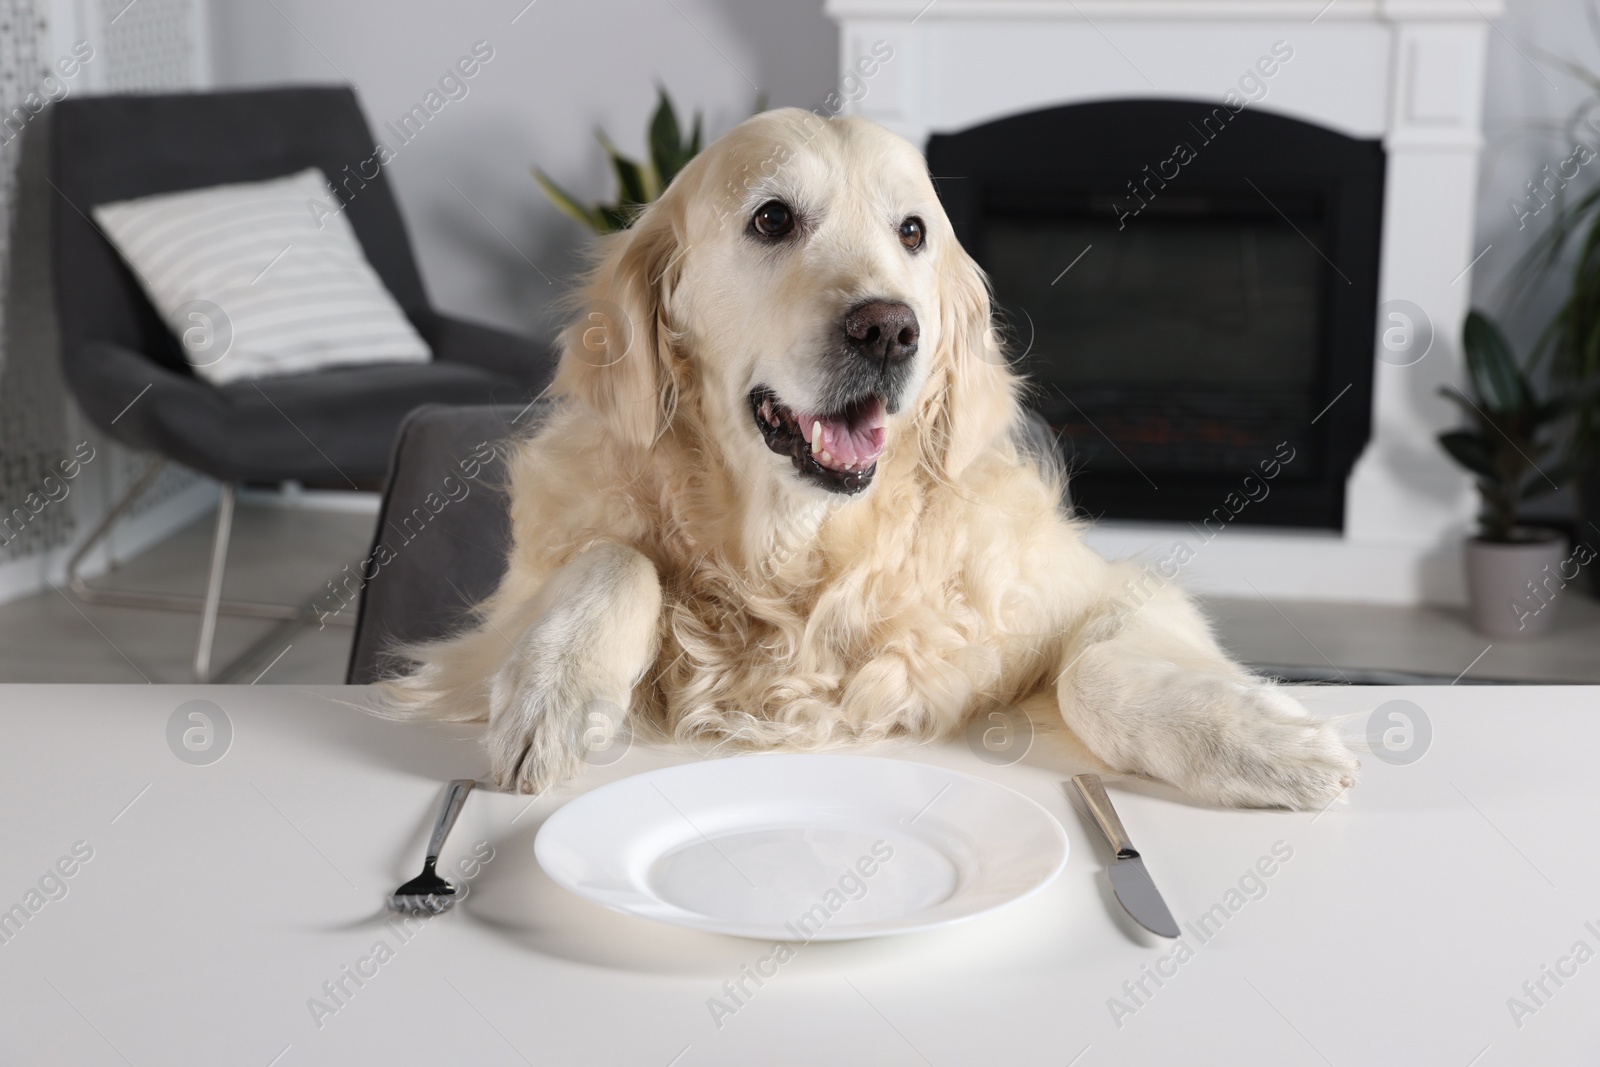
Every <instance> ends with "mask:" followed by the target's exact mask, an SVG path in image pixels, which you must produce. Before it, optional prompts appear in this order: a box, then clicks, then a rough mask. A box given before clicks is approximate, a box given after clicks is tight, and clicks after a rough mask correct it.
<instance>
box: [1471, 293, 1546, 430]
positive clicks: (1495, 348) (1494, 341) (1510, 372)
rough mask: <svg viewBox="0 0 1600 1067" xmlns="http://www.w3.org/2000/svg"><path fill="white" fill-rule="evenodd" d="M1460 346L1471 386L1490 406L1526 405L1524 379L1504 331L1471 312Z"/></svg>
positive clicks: (1515, 408)
mask: <svg viewBox="0 0 1600 1067" xmlns="http://www.w3.org/2000/svg"><path fill="white" fill-rule="evenodd" d="M1461 339H1462V345H1463V347H1465V348H1466V351H1467V370H1468V371H1469V373H1470V374H1471V376H1472V385H1473V388H1474V390H1476V392H1477V393H1478V396H1479V397H1481V398H1482V399H1483V401H1484V403H1486V404H1487V405H1488V406H1489V407H1490V408H1492V409H1493V410H1495V411H1497V412H1515V411H1521V410H1522V409H1524V408H1525V407H1527V406H1528V402H1529V395H1528V394H1529V390H1528V382H1527V379H1525V378H1524V377H1523V376H1522V370H1521V368H1519V367H1518V366H1517V360H1516V357H1515V356H1514V355H1512V352H1511V345H1510V343H1509V342H1508V341H1507V340H1506V337H1505V334H1503V333H1501V332H1500V328H1499V327H1498V326H1496V325H1495V324H1494V322H1493V321H1492V320H1491V319H1490V318H1489V317H1488V316H1486V315H1484V314H1482V313H1480V312H1477V311H1473V312H1470V313H1468V315H1467V323H1466V326H1465V327H1464V328H1463V329H1462V338H1461Z"/></svg>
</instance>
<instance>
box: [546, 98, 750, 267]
mask: <svg viewBox="0 0 1600 1067" xmlns="http://www.w3.org/2000/svg"><path fill="white" fill-rule="evenodd" d="M656 91H657V93H658V94H659V97H658V100H657V103H656V111H655V114H654V115H653V116H651V118H650V129H649V133H648V137H647V140H648V142H649V150H650V155H649V158H648V159H646V160H645V161H644V162H643V163H640V162H638V161H637V160H633V159H629V158H628V157H627V156H625V155H623V154H622V153H621V152H619V151H618V150H617V146H616V145H614V144H612V143H611V138H609V137H607V136H606V134H605V131H604V130H596V131H595V135H594V136H595V140H597V141H599V142H600V147H601V148H603V149H605V151H606V156H607V157H609V159H610V160H611V173H612V175H613V176H614V177H615V178H616V180H617V200H616V202H615V203H612V204H593V205H590V204H584V203H581V202H579V200H578V198H577V197H575V196H573V195H572V194H571V193H569V192H567V191H566V190H565V189H563V188H561V186H559V185H557V184H556V183H555V182H554V181H552V180H551V179H550V176H549V175H548V174H546V173H545V172H544V171H542V170H540V169H539V168H538V167H535V168H533V180H534V181H536V182H538V183H539V188H541V189H543V190H544V195H545V196H547V197H549V198H550V202H551V203H553V204H555V206H556V207H558V208H560V209H561V210H562V211H563V212H564V213H565V214H567V215H569V216H571V217H572V218H574V219H576V220H577V221H579V222H581V223H583V224H584V225H585V226H587V227H589V228H590V229H591V230H593V231H594V232H595V233H597V234H599V235H600V236H602V237H604V236H605V235H606V234H608V233H616V232H617V231H619V230H626V229H627V228H628V227H629V226H632V225H633V220H634V219H636V218H638V217H639V212H640V211H641V210H642V209H643V208H644V206H645V205H646V204H649V203H651V202H652V201H654V200H655V198H656V197H658V196H660V195H661V194H662V192H664V191H665V190H666V188H667V186H668V185H669V184H671V182H672V179H673V178H675V177H677V174H678V172H679V171H680V170H682V169H683V168H684V165H685V164H686V163H688V162H689V160H691V159H693V158H694V157H695V156H697V155H699V154H700V145H701V141H702V140H703V139H704V132H705V124H704V121H703V116H702V115H701V113H700V112H699V111H696V112H695V113H694V127H693V129H692V130H691V131H690V133H689V136H688V139H685V138H684V136H683V132H682V127H681V126H680V125H679V123H678V112H677V109H676V108H674V107H673V106H672V98H671V97H669V96H668V95H667V90H666V88H665V87H663V86H658V87H657V89H656ZM766 106H767V105H766V96H765V94H762V95H758V96H757V97H756V108H755V109H756V111H757V112H760V111H764V110H766Z"/></svg>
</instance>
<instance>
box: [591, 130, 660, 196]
mask: <svg viewBox="0 0 1600 1067" xmlns="http://www.w3.org/2000/svg"><path fill="white" fill-rule="evenodd" d="M595 139H596V140H598V141H599V142H600V147H602V148H604V149H605V150H606V155H607V156H609V157H610V159H611V173H612V174H614V175H615V176H616V179H617V200H618V202H619V203H618V206H619V207H627V206H628V205H630V204H648V203H649V202H650V192H649V189H648V188H647V186H646V182H645V177H644V171H643V170H642V169H641V168H640V166H639V164H638V163H635V162H634V161H633V160H631V159H629V158H628V157H627V156H625V155H623V154H622V153H621V152H619V151H618V150H617V146H616V145H614V144H612V143H611V139H610V138H609V137H607V136H606V135H605V134H604V133H603V132H597V133H596V134H595Z"/></svg>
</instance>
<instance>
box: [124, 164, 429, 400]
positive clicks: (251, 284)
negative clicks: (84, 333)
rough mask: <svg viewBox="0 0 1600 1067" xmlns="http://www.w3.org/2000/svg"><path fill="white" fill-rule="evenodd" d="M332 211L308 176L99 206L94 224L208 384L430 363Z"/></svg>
mask: <svg viewBox="0 0 1600 1067" xmlns="http://www.w3.org/2000/svg"><path fill="white" fill-rule="evenodd" d="M337 204H338V201H337V200H336V199H335V194H334V192H333V190H332V189H331V188H329V186H328V180H327V178H325V177H324V176H323V174H322V172H321V171H319V170H317V169H315V168H312V169H309V170H303V171H301V172H300V173H298V174H291V175H289V176H288V177H286V178H276V179H273V180H271V181H263V182H242V183H239V184H237V185H218V186H214V187H212V188H209V189H195V190H190V191H187V192H181V193H163V194H160V195H158V196H146V197H140V198H139V199H137V200H123V201H119V202H117V203H112V204H101V205H99V206H97V207H96V208H95V209H94V217H95V219H96V221H97V222H99V224H100V227H101V229H102V230H103V231H104V232H105V234H106V236H107V237H108V238H110V240H111V243H112V244H113V245H115V246H116V249H117V251H118V252H119V253H121V255H122V258H123V259H124V260H125V261H126V262H127V264H128V265H129V266H130V267H132V268H133V272H134V273H135V274H136V275H138V277H139V280H140V282H141V283H142V284H143V286H144V290H145V293H146V295H148V296H149V297H150V302H151V303H152V304H154V305H155V307H156V310H157V311H158V312H160V314H161V317H162V318H163V319H164V320H165V321H166V323H167V325H168V326H170V327H171V328H172V332H173V333H174V335H176V336H177V338H178V340H179V341H180V343H181V345H182V348H183V352H184V356H185V357H186V358H187V359H188V361H189V364H190V366H192V367H193V368H194V372H195V374H197V375H199V376H200V377H201V378H204V379H205V380H207V381H209V382H212V383H214V384H217V385H221V384H224V383H226V382H232V381H239V380H241V379H247V378H264V377H267V376H269V375H279V374H299V373H303V372H305V371H311V370H317V369H320V368H323V367H332V366H350V365H354V364H363V363H425V362H427V361H428V360H429V359H431V358H432V356H433V354H432V352H430V351H429V349H428V345H427V343H426V342H425V341H423V339H422V338H421V337H420V336H419V335H418V334H417V331H416V330H415V329H413V328H412V325H411V323H410V321H409V320H407V319H406V317H405V313H404V312H402V311H401V310H400V306H399V305H398V304H396V303H395V300H394V297H393V296H391V295H390V294H389V291H388V290H387V289H385V288H384V286H383V282H382V281H381V280H380V279H379V278H378V275H377V272H375V271H374V270H373V269H372V265H371V264H370V263H368V262H367V258H366V256H365V254H363V252H362V251H361V243H360V242H359V241H357V240H356V235H355V231H354V230H352V229H351V227H350V222H349V220H348V219H346V218H345V217H344V214H343V213H342V212H341V213H337V214H334V213H331V212H330V210H329V209H330V208H333V207H336V206H337ZM319 206H320V210H319V209H318V207H319Z"/></svg>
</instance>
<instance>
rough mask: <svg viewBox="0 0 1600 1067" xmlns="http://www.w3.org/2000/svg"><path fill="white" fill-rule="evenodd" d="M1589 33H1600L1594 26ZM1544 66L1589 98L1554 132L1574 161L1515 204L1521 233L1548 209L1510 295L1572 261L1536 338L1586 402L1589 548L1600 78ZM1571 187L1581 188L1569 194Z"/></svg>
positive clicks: (1599, 268) (1598, 397)
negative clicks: (1591, 174) (1595, 179)
mask: <svg viewBox="0 0 1600 1067" xmlns="http://www.w3.org/2000/svg"><path fill="white" fill-rule="evenodd" d="M1591 28H1593V29H1595V30H1597V32H1600V25H1597V24H1594V23H1593V22H1592V21H1591ZM1543 59H1544V60H1545V61H1546V62H1547V63H1548V64H1549V65H1551V66H1552V67H1554V68H1555V69H1556V70H1558V71H1560V72H1562V73H1565V74H1567V75H1569V76H1570V77H1572V78H1575V79H1576V80H1578V81H1579V82H1581V83H1582V84H1583V85H1585V86H1586V87H1587V88H1588V89H1589V95H1588V96H1586V97H1585V98H1584V99H1583V100H1582V101H1581V102H1580V103H1579V104H1578V105H1577V107H1575V108H1574V109H1573V110H1572V112H1571V114H1570V115H1569V116H1568V117H1567V120H1566V122H1565V123H1564V124H1562V125H1561V127H1560V128H1559V130H1558V131H1556V132H1559V133H1560V134H1561V136H1562V138H1563V143H1564V144H1567V145H1571V146H1572V149H1571V154H1570V155H1568V156H1567V157H1566V158H1565V159H1563V160H1561V161H1560V162H1559V163H1557V164H1556V165H1555V166H1554V167H1553V168H1552V167H1549V166H1547V167H1545V169H1544V173H1543V174H1541V175H1538V176H1536V179H1537V181H1536V182H1535V181H1530V182H1529V183H1528V185H1527V189H1528V192H1527V195H1526V196H1525V197H1523V198H1521V200H1513V201H1512V204H1511V206H1512V211H1513V214H1514V215H1515V216H1516V217H1517V229H1518V230H1521V229H1523V228H1524V227H1525V226H1526V225H1528V223H1529V220H1531V219H1534V218H1536V217H1538V216H1540V215H1543V214H1544V213H1545V209H1546V208H1549V209H1550V211H1549V213H1548V225H1546V227H1545V229H1544V232H1543V233H1541V234H1540V235H1539V236H1538V238H1537V239H1536V240H1535V241H1534V243H1533V245H1532V247H1531V248H1530V249H1529V251H1528V253H1527V255H1526V256H1525V257H1524V258H1523V260H1522V263H1521V267H1520V269H1519V271H1518V272H1517V274H1516V275H1515V276H1514V279H1515V280H1514V283H1513V296H1514V297H1519V298H1520V297H1526V296H1528V295H1529V294H1530V293H1532V292H1533V290H1534V289H1535V288H1536V287H1538V286H1540V285H1541V284H1543V282H1544V281H1545V279H1546V278H1547V277H1549V275H1550V274H1551V272H1552V271H1554V270H1557V269H1558V268H1562V266H1563V264H1565V263H1566V262H1567V261H1568V259H1569V257H1571V256H1574V255H1575V259H1572V262H1571V263H1570V267H1569V268H1568V269H1570V272H1571V273H1570V276H1569V277H1568V278H1567V279H1566V280H1565V282H1564V286H1563V288H1564V293H1563V297H1562V301H1561V304H1560V306H1559V307H1558V308H1557V309H1556V312H1555V314H1554V315H1553V316H1552V318H1551V320H1550V322H1549V324H1548V325H1547V326H1546V328H1545V330H1544V332H1543V334H1542V335H1541V337H1540V338H1539V343H1538V345H1537V347H1536V348H1535V349H1534V359H1535V362H1537V363H1541V364H1543V365H1544V366H1545V368H1546V369H1548V370H1549V372H1550V377H1551V379H1552V382H1553V384H1554V385H1555V387H1556V388H1558V389H1562V390H1576V391H1579V392H1580V393H1582V395H1583V397H1584V399H1583V400H1581V401H1580V402H1577V403H1575V404H1573V405H1571V408H1572V413H1573V415H1574V416H1575V418H1574V420H1573V425H1572V428H1571V435H1570V438H1569V439H1568V442H1567V450H1568V454H1569V455H1570V456H1571V457H1572V459H1573V461H1574V462H1573V464H1572V467H1571V470H1572V474H1573V482H1574V489H1575V490H1576V496H1577V525H1578V530H1579V531H1580V532H1579V535H1578V536H1579V539H1580V541H1586V540H1587V539H1588V538H1589V537H1590V536H1595V535H1600V390H1597V389H1596V388H1595V386H1596V383H1600V184H1595V183H1594V182H1593V179H1592V178H1591V177H1587V176H1583V172H1584V171H1585V170H1589V171H1591V172H1592V170H1593V168H1592V166H1591V161H1593V160H1594V159H1596V158H1597V157H1600V73H1596V72H1595V71H1591V70H1589V69H1587V68H1586V67H1584V66H1582V65H1580V64H1577V63H1574V62H1572V61H1571V60H1568V59H1565V58H1563V57H1561V56H1556V55H1552V54H1550V53H1543ZM1569 171H1570V173H1569ZM1569 185H1573V186H1576V187H1575V188H1574V189H1572V190H1570V191H1569V190H1568V186H1569ZM1584 185H1587V186H1588V188H1587V189H1583V188H1582V186H1584ZM1580 193H1581V195H1580ZM1540 221H1543V220H1540ZM1544 361H1548V362H1547V363H1544ZM1588 586H1589V590H1590V591H1591V592H1592V593H1594V594H1596V595H1600V568H1589V576H1588Z"/></svg>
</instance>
